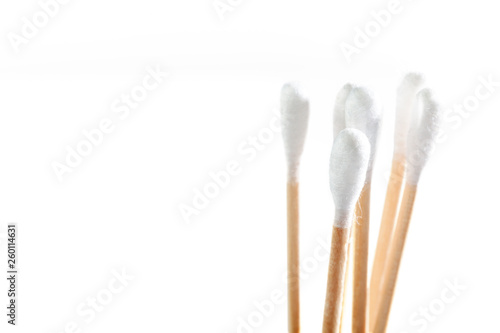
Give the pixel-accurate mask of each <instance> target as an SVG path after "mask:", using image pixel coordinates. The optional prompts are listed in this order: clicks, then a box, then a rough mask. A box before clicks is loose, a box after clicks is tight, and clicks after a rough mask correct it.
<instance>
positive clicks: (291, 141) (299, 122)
mask: <svg viewBox="0 0 500 333" xmlns="http://www.w3.org/2000/svg"><path fill="white" fill-rule="evenodd" d="M308 120H309V100H308V99H307V98H306V97H305V95H304V93H303V92H302V91H301V89H300V88H299V86H298V85H297V84H295V83H287V84H285V85H284V86H283V88H281V133H282V135H283V142H284V145H285V154H286V160H287V165H288V179H289V180H293V181H297V177H298V168H299V164H300V156H301V155H302V151H303V149H304V142H305V139H306V133H307V123H308Z"/></svg>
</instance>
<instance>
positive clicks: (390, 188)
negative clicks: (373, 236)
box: [369, 156, 405, 330]
mask: <svg viewBox="0 0 500 333" xmlns="http://www.w3.org/2000/svg"><path fill="white" fill-rule="evenodd" d="M404 172H405V158H404V156H394V158H393V161H392V169H391V176H390V178H389V184H388V185H387V192H386V196H385V203H384V210H383V213H382V222H381V224H380V231H379V234H378V241H377V248H376V250H375V259H374V261H373V268H372V276H371V280H370V311H369V313H370V320H369V322H370V330H372V328H373V326H375V316H376V314H377V310H378V302H379V299H380V293H381V288H382V285H381V284H382V279H383V277H382V273H383V271H384V267H385V263H386V259H387V255H388V252H389V244H390V242H391V238H392V234H393V232H394V226H395V225H396V215H397V212H398V205H399V199H400V197H401V189H402V187H403V178H404Z"/></svg>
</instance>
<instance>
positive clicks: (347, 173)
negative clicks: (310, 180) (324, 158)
mask: <svg viewBox="0 0 500 333" xmlns="http://www.w3.org/2000/svg"><path fill="white" fill-rule="evenodd" d="M369 159H370V142H369V141H368V138H367V137H366V135H365V134H363V132H361V131H359V130H357V129H354V128H347V129H345V130H343V131H341V132H340V133H339V135H337V137H336V138H335V140H334V142H333V147H332V153H331V155H330V190H331V191H332V196H333V202H334V203H335V222H334V226H336V227H338V228H349V227H350V226H351V223H352V217H353V214H354V208H355V206H356V202H357V201H358V198H359V195H360V194H361V190H362V189H363V185H364V183H365V178H366V170H367V168H368V161H369Z"/></svg>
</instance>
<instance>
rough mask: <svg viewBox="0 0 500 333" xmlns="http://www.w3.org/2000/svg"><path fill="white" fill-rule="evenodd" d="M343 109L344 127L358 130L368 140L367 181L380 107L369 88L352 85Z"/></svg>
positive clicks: (371, 165) (372, 158) (371, 162)
mask: <svg viewBox="0 0 500 333" xmlns="http://www.w3.org/2000/svg"><path fill="white" fill-rule="evenodd" d="M345 111H346V112H345V124H346V127H347V128H355V129H357V130H360V131H361V132H363V133H364V134H365V135H366V137H367V138H368V141H369V142H370V160H369V162H368V169H367V180H368V181H369V180H370V178H371V173H372V168H373V161H374V159H375V153H376V150H377V141H378V137H379V129H380V123H381V108H380V107H379V105H378V104H377V101H376V99H375V96H374V95H373V93H372V92H371V91H370V90H368V89H367V88H365V87H353V88H352V89H351V92H350V94H349V96H348V98H347V100H346V106H345Z"/></svg>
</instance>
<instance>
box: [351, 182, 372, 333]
mask: <svg viewBox="0 0 500 333" xmlns="http://www.w3.org/2000/svg"><path fill="white" fill-rule="evenodd" d="M356 218H357V221H356V222H357V223H354V226H353V231H354V234H355V236H354V260H353V262H354V266H353V267H354V269H353V296H352V297H353V299H352V333H366V332H368V331H367V330H368V325H367V323H368V320H367V319H368V318H367V316H368V239H369V231H370V183H366V184H365V186H364V188H363V191H362V192H361V195H360V197H359V200H358V204H357V206H356Z"/></svg>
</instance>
